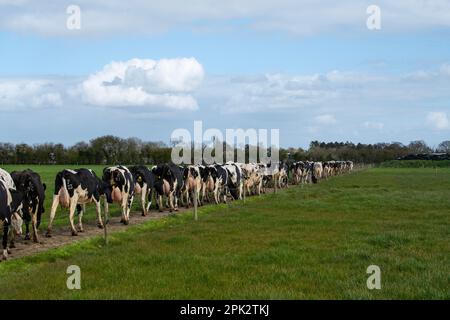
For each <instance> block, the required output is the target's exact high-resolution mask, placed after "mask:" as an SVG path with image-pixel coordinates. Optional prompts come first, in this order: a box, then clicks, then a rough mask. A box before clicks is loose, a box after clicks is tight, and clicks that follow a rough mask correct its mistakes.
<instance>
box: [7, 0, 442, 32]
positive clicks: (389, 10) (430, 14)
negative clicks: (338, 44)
mask: <svg viewBox="0 0 450 320" xmlns="http://www.w3.org/2000/svg"><path fill="white" fill-rule="evenodd" d="M76 4H77V5H79V6H80V8H81V12H82V28H81V30H80V31H77V32H73V31H69V30H67V29H66V27H65V26H66V19H67V14H66V12H65V7H64V4H63V5H62V4H61V2H59V1H51V0H42V1H31V0H28V1H27V0H21V1H11V0H7V1H5V0H3V1H0V29H3V30H13V31H20V32H33V33H41V34H46V35H85V36H92V35H96V34H118V33H126V34H136V33H139V34H143V33H144V34H154V33H161V32H165V31H167V30H173V29H182V28H183V29H185V28H190V29H191V30H196V29H197V28H199V22H200V28H201V29H204V28H207V29H212V30H214V29H219V30H220V29H222V28H223V24H227V23H228V27H230V28H233V22H234V21H244V23H241V24H239V26H236V25H235V26H234V28H237V27H239V28H247V29H253V30H260V31H266V30H269V31H274V30H275V31H283V32H289V33H293V34H298V35H311V34H317V33H320V32H328V31H335V30H341V31H342V30H345V31H348V30H352V31H354V30H356V31H362V32H367V29H366V24H365V22H366V19H367V14H366V8H367V6H368V5H369V4H370V3H369V2H365V1H362V2H361V1H360V2H358V1H355V0H341V1H331V0H322V1H312V0H303V1H300V0H279V1H273V0H229V1H206V0H204V1H201V0H198V1H189V2H187V1H184V0H166V1H163V2H160V1H143V0H128V1H121V0H109V1H100V0H97V1H94V0H89V1H88V0H78V1H77V2H76ZM376 4H377V5H378V6H379V7H380V8H381V14H382V31H388V32H391V31H411V30H417V29H419V30H422V29H427V28H436V27H449V26H450V2H449V1H447V0H429V1H422V0H397V1H388V0H379V1H377V3H376Z"/></svg>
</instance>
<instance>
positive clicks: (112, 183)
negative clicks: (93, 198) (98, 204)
mask: <svg viewBox="0 0 450 320" xmlns="http://www.w3.org/2000/svg"><path fill="white" fill-rule="evenodd" d="M102 181H103V184H104V190H105V196H106V201H105V214H106V215H108V212H109V204H112V203H117V204H119V205H120V208H121V212H122V216H121V219H120V222H121V223H123V224H125V225H128V224H129V223H130V211H131V206H132V205H133V199H134V194H135V192H134V189H135V180H134V177H133V174H132V173H131V172H130V170H129V169H128V168H127V167H125V166H121V165H119V166H113V167H107V168H105V169H103V176H102Z"/></svg>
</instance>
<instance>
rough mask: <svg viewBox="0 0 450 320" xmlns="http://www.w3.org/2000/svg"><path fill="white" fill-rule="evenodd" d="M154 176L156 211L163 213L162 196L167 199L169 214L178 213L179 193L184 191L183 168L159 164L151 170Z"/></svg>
mask: <svg viewBox="0 0 450 320" xmlns="http://www.w3.org/2000/svg"><path fill="white" fill-rule="evenodd" d="M152 172H153V173H154V175H155V191H156V193H157V197H158V201H157V205H158V209H159V211H160V212H162V211H163V208H164V205H163V196H165V197H166V198H167V199H168V206H169V210H170V212H172V211H178V201H179V199H181V192H182V190H185V184H184V179H183V173H184V168H182V167H180V166H177V165H175V164H173V163H171V164H167V163H164V164H159V165H157V166H154V167H153V168H152Z"/></svg>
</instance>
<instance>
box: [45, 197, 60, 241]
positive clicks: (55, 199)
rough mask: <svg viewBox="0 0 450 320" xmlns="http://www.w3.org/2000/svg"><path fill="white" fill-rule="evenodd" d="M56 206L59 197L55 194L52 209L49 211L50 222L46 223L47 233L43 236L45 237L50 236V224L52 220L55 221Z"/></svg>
mask: <svg viewBox="0 0 450 320" xmlns="http://www.w3.org/2000/svg"><path fill="white" fill-rule="evenodd" d="M58 205H59V196H58V195H57V194H55V195H53V202H52V208H51V210H50V221H49V222H48V227H47V233H46V234H45V236H46V237H51V236H52V224H53V220H54V219H55V214H56V209H58Z"/></svg>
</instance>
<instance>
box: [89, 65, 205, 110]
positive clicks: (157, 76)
mask: <svg viewBox="0 0 450 320" xmlns="http://www.w3.org/2000/svg"><path fill="white" fill-rule="evenodd" d="M203 78H204V70H203V67H202V65H201V64H200V63H199V62H198V61H197V60H196V59H195V58H178V59H162V60H158V61H155V60H149V59H146V60H143V59H132V60H128V61H124V62H112V63H110V64H108V65H106V66H105V67H104V68H103V69H102V70H101V71H99V72H97V73H95V74H92V75H90V76H89V77H88V78H87V79H86V80H85V81H84V82H83V83H82V95H83V99H84V101H86V102H87V103H89V104H91V105H94V106H102V107H130V106H131V107H148V108H151V107H154V108H157V107H162V108H168V109H176V110H196V109H197V108H198V104H197V101H196V100H195V98H194V97H193V96H192V95H191V93H192V91H193V90H194V89H196V88H197V87H198V86H199V85H200V84H201V82H202V80H203Z"/></svg>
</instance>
